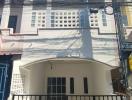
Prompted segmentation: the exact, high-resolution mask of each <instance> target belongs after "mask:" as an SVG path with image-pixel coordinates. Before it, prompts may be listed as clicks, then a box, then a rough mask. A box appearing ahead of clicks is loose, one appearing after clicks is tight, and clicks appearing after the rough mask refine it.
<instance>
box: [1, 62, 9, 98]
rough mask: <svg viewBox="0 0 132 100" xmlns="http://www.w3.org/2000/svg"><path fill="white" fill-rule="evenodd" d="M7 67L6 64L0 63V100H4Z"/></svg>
mask: <svg viewBox="0 0 132 100" xmlns="http://www.w3.org/2000/svg"><path fill="white" fill-rule="evenodd" d="M7 67H8V64H6V63H0V99H1V100H4V97H5V95H4V94H5V90H6V87H5V85H6V78H7Z"/></svg>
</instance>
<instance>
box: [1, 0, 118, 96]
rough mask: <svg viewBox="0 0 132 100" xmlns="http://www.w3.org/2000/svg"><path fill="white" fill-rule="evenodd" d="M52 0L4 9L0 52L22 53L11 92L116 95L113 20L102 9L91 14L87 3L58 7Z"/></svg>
mask: <svg viewBox="0 0 132 100" xmlns="http://www.w3.org/2000/svg"><path fill="white" fill-rule="evenodd" d="M51 1H54V2H56V1H60V0H47V1H46V0H38V1H37V0H33V1H31V0H29V1H28V0H26V1H24V3H25V5H13V4H12V5H6V3H5V5H4V4H3V6H1V8H0V22H1V24H0V28H1V37H0V38H1V40H0V42H1V45H0V48H1V54H21V59H19V60H15V61H14V65H13V73H12V82H11V93H15V94H77V95H84V94H91V95H92V94H93V95H108V94H109V95H110V94H114V93H113V86H112V78H111V69H114V68H117V67H119V58H118V44H117V37H116V28H115V21H114V16H113V15H107V14H105V11H104V9H102V8H100V9H98V12H97V13H92V12H90V9H91V8H90V7H89V6H88V5H85V7H83V6H80V7H77V6H76V5H74V6H73V7H72V5H71V6H69V8H67V7H66V6H65V5H63V4H62V6H61V7H55V6H56V4H55V3H51ZM70 1H71V0H67V2H68V3H69V2H70ZM74 1H75V0H74ZM74 1H72V2H73V3H74ZM78 1H79V2H82V3H83V2H90V1H89V0H78ZM107 1H108V0H107ZM31 2H32V3H33V4H34V5H30V4H29V3H31ZM46 2H50V3H48V5H45V4H44V3H46ZM62 2H63V1H62ZM35 3H43V5H41V6H37V5H35ZM26 4H27V5H28V6H27V5H26ZM52 4H53V6H51V5H52ZM18 6H19V7H18ZM94 9H95V8H94Z"/></svg>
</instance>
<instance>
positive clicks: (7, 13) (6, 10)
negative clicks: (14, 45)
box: [1, 6, 10, 28]
mask: <svg viewBox="0 0 132 100" xmlns="http://www.w3.org/2000/svg"><path fill="white" fill-rule="evenodd" d="M9 16H10V6H4V7H3V12H2V19H1V28H8V22H9Z"/></svg>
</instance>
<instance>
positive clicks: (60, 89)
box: [47, 77, 67, 100]
mask: <svg viewBox="0 0 132 100" xmlns="http://www.w3.org/2000/svg"><path fill="white" fill-rule="evenodd" d="M47 85H48V86H47V94H48V95H51V96H48V98H47V99H48V100H67V99H66V96H65V94H66V78H64V77H50V78H48V84H47Z"/></svg>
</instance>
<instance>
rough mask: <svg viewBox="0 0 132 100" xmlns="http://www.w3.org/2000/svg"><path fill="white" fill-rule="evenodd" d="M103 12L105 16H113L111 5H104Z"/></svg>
mask: <svg viewBox="0 0 132 100" xmlns="http://www.w3.org/2000/svg"><path fill="white" fill-rule="evenodd" d="M104 11H105V13H106V14H107V15H113V14H114V10H113V7H112V5H106V6H105V7H104Z"/></svg>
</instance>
